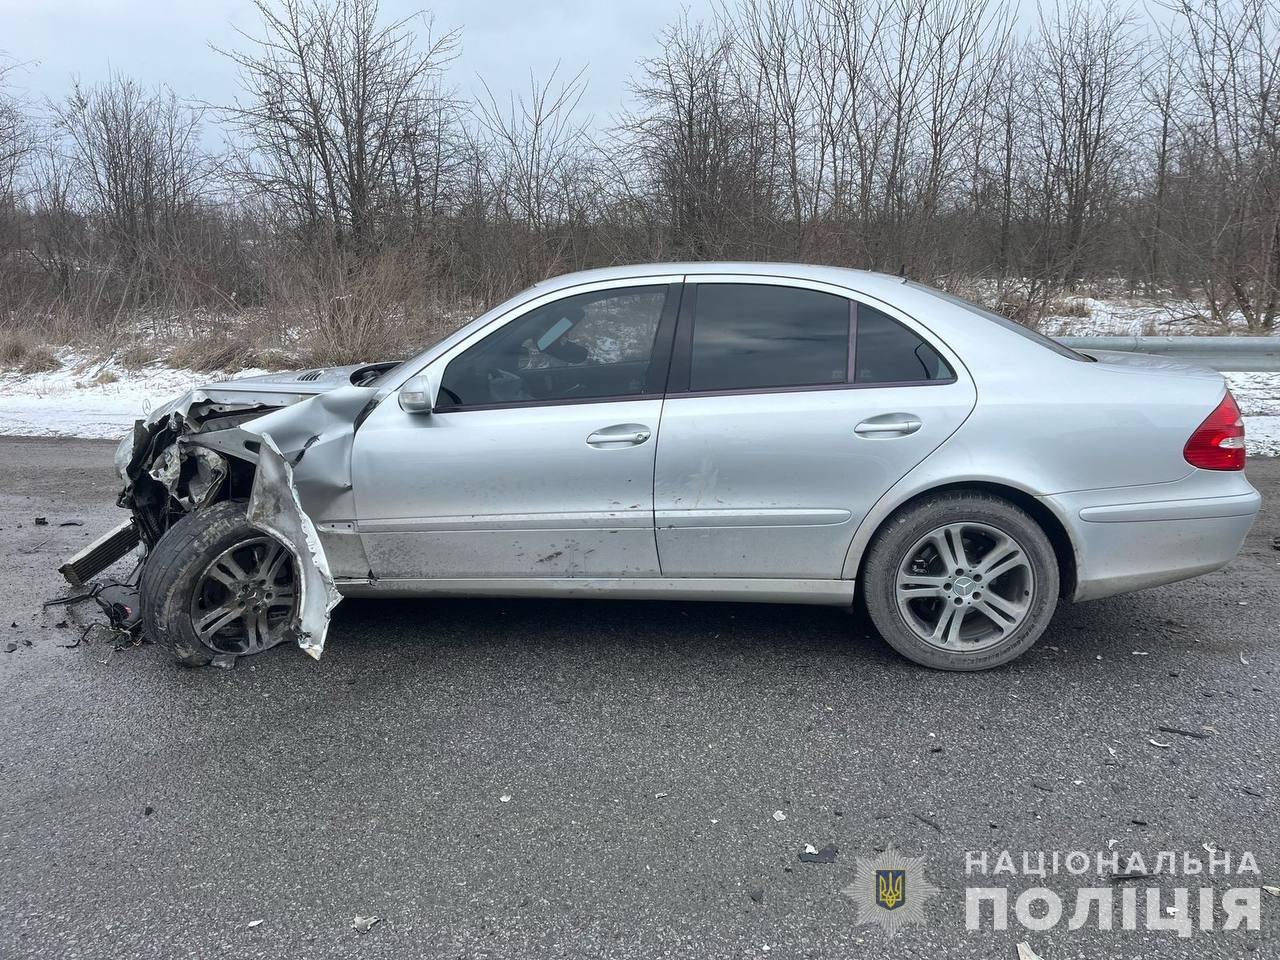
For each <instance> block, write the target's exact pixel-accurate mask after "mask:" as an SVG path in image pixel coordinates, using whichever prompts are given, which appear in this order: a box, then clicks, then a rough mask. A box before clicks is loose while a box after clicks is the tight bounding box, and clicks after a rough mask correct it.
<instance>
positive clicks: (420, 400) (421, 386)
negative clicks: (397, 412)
mask: <svg viewBox="0 0 1280 960" xmlns="http://www.w3.org/2000/svg"><path fill="white" fill-rule="evenodd" d="M400 409H401V410H403V411H404V412H405V413H430V412H431V384H430V383H428V382H427V378H426V377H424V376H423V375H422V374H418V375H417V376H414V377H410V378H409V379H408V380H406V381H405V382H404V386H402V387H401V388H400Z"/></svg>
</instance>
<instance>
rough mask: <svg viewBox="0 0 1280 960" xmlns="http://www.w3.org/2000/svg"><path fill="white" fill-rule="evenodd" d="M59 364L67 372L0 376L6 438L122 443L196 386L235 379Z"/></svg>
mask: <svg viewBox="0 0 1280 960" xmlns="http://www.w3.org/2000/svg"><path fill="white" fill-rule="evenodd" d="M59 360H60V361H61V363H62V366H61V367H60V368H59V369H57V370H51V371H49V372H47V373H30V374H26V373H19V372H16V371H13V370H6V371H3V372H0V436H10V437H89V438H95V439H116V438H119V437H123V436H125V434H127V433H129V431H130V430H132V429H133V422H134V421H135V420H137V419H138V418H139V417H143V416H146V414H147V413H148V412H150V410H151V409H152V408H153V407H157V406H159V405H160V404H162V403H164V402H165V401H166V400H171V399H173V398H174V397H176V396H178V395H179V394H181V393H185V392H186V391H188V390H190V389H191V388H192V387H193V386H195V385H196V384H201V383H209V382H211V381H213V380H227V379H230V375H228V374H221V375H219V374H208V373H195V372H193V371H191V370H175V369H173V368H172V367H164V366H157V365H152V366H148V367H144V368H143V369H141V370H125V369H123V368H121V367H118V366H114V365H111V364H104V363H102V362H101V361H96V360H88V359H86V358H84V357H82V356H79V355H77V354H74V353H72V352H70V351H64V352H62V353H61V354H60V356H59ZM264 372H265V371H262V370H245V371H243V372H242V373H240V374H237V376H250V375H252V374H259V373H264Z"/></svg>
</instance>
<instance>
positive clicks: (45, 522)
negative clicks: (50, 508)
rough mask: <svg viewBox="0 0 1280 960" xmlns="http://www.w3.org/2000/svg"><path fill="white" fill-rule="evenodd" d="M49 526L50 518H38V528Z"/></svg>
mask: <svg viewBox="0 0 1280 960" xmlns="http://www.w3.org/2000/svg"><path fill="white" fill-rule="evenodd" d="M48 525H49V518H48V517H36V526H37V527H47V526H48Z"/></svg>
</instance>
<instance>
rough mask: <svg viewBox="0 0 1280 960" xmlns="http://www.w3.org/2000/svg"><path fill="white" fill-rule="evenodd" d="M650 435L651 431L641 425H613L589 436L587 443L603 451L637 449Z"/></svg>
mask: <svg viewBox="0 0 1280 960" xmlns="http://www.w3.org/2000/svg"><path fill="white" fill-rule="evenodd" d="M651 435H652V434H651V431H650V430H649V428H648V427H646V426H645V425H644V424H643V423H615V424H614V425H613V426H611V427H601V428H600V429H599V430H597V431H596V432H595V433H593V434H591V436H589V437H587V443H588V444H590V445H591V446H593V447H599V448H601V449H605V450H608V449H611V448H613V447H638V446H639V445H640V444H642V443H644V442H645V441H646V440H648V439H649V437H650V436H651Z"/></svg>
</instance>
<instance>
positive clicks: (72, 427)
mask: <svg viewBox="0 0 1280 960" xmlns="http://www.w3.org/2000/svg"><path fill="white" fill-rule="evenodd" d="M61 360H62V366H61V368H60V369H58V370H53V371H50V372H48V373H34V374H22V373H16V372H13V371H6V372H0V436H21V437H93V438H104V439H115V438H118V437H123V436H124V435H125V434H127V433H128V432H129V431H130V430H131V429H132V427H133V421H134V420H136V419H137V418H138V417H142V416H145V415H146V414H147V413H148V412H149V411H150V410H151V409H152V408H153V407H156V406H159V405H160V404H162V403H164V402H165V401H166V400H169V399H171V398H173V397H175V396H177V395H178V394H180V393H184V392H185V391H187V390H189V389H191V387H193V386H195V385H197V384H201V383H209V382H210V381H212V380H225V379H228V377H227V376H226V375H210V374H206V373H193V372H192V371H190V370H175V369H173V368H171V367H162V366H151V367H146V368H144V369H142V370H124V369H122V368H120V367H115V366H110V365H103V364H102V363H101V362H98V361H90V360H86V359H85V358H84V357H81V356H77V355H75V354H73V353H70V352H64V353H63V355H62V356H61ZM262 372H263V371H261V370H245V371H243V372H242V373H241V374H238V376H250V375H253V374H259V373H262ZM113 378H115V379H113ZM1227 381H1228V383H1230V385H1231V392H1232V393H1234V394H1235V397H1236V400H1237V401H1239V403H1240V409H1241V411H1242V412H1243V413H1244V416H1245V435H1246V442H1247V444H1248V448H1249V453H1250V454H1252V455H1254V456H1270V457H1275V456H1280V373H1229V374H1227Z"/></svg>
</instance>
